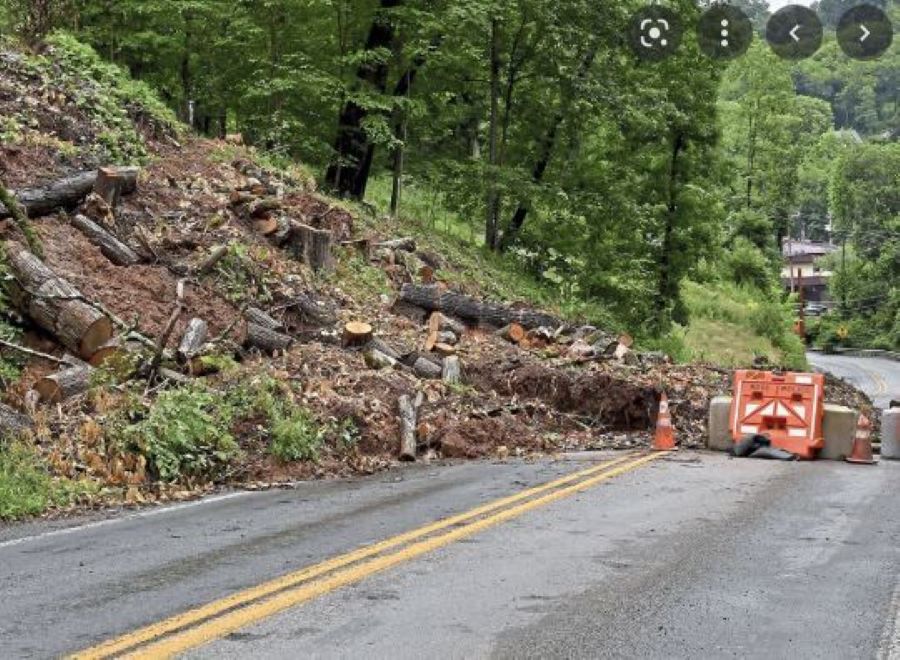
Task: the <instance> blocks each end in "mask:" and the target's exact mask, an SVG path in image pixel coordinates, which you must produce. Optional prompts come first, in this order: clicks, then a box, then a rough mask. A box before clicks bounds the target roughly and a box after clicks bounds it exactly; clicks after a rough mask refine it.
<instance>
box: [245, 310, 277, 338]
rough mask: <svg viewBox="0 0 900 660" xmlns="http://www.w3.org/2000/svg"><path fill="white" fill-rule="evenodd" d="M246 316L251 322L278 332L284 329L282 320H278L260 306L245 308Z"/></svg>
mask: <svg viewBox="0 0 900 660" xmlns="http://www.w3.org/2000/svg"><path fill="white" fill-rule="evenodd" d="M244 318H246V319H247V320H248V321H249V322H250V323H255V324H256V325H259V326H262V327H264V328H267V329H269V330H275V331H278V332H280V331H282V330H284V324H282V323H281V322H280V321H276V320H275V319H273V318H272V317H271V316H269V315H268V314H267V313H266V312H264V311H262V310H261V309H259V308H258V307H248V308H247V309H245V310H244Z"/></svg>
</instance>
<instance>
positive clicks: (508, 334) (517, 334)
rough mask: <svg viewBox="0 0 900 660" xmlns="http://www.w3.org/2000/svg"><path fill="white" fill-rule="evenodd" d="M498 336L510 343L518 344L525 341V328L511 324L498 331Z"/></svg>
mask: <svg viewBox="0 0 900 660" xmlns="http://www.w3.org/2000/svg"><path fill="white" fill-rule="evenodd" d="M497 334H498V335H500V336H501V337H503V338H504V339H505V340H506V341H508V342H511V343H513V344H518V343H520V342H521V341H522V340H523V339H525V328H523V327H522V326H521V325H519V324H518V323H510V324H509V325H507V326H504V327H502V328H500V330H498V331H497Z"/></svg>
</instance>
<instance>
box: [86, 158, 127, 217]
mask: <svg viewBox="0 0 900 660" xmlns="http://www.w3.org/2000/svg"><path fill="white" fill-rule="evenodd" d="M124 188H125V175H124V174H123V173H122V171H121V170H118V169H114V168H111V167H101V168H100V169H99V170H97V179H96V180H95V181H94V187H93V191H94V192H95V193H97V194H98V195H99V196H100V197H101V198H102V199H103V201H104V202H106V203H107V204H108V205H109V208H111V209H113V210H115V209H116V207H117V206H118V205H119V201H120V200H121V199H122V191H123V190H124Z"/></svg>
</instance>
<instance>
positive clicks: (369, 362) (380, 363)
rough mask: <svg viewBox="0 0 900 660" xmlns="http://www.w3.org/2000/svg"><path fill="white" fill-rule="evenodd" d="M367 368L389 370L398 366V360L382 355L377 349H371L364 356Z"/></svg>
mask: <svg viewBox="0 0 900 660" xmlns="http://www.w3.org/2000/svg"><path fill="white" fill-rule="evenodd" d="M363 359H364V360H365V363H366V366H367V367H369V369H376V370H378V369H389V368H391V367H395V366H397V360H396V359H395V358H392V357H391V356H390V355H388V354H386V353H382V352H381V351H379V350H378V349H377V348H374V347H371V346H370V347H369V348H368V349H367V350H366V352H365V353H364V354H363Z"/></svg>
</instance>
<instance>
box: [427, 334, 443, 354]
mask: <svg viewBox="0 0 900 660" xmlns="http://www.w3.org/2000/svg"><path fill="white" fill-rule="evenodd" d="M439 336H440V333H439V332H438V331H437V330H430V331H429V332H428V337H427V338H426V339H425V352H426V353H430V352H431V351H432V350H433V349H434V345H435V344H437V343H438V338H439Z"/></svg>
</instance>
